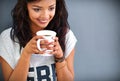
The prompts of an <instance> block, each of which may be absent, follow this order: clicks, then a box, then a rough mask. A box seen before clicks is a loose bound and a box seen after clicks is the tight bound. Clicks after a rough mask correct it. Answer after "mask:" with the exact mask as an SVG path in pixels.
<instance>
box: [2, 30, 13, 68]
mask: <svg viewBox="0 0 120 81" xmlns="http://www.w3.org/2000/svg"><path fill="white" fill-rule="evenodd" d="M8 33H9V32H7V33H5V32H3V33H2V34H1V35H0V56H1V57H2V58H3V59H4V60H5V61H6V62H7V63H8V64H9V65H10V66H11V67H12V68H13V67H14V66H15V65H14V64H15V63H14V62H15V61H14V55H12V54H13V50H12V48H13V47H12V45H11V43H10V42H11V40H10V39H9V38H10V36H9V35H10V34H8ZM8 36H9V37H8Z"/></svg>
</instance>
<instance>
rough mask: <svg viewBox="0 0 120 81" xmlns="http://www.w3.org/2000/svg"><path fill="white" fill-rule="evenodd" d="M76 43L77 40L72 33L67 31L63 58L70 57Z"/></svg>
mask: <svg viewBox="0 0 120 81" xmlns="http://www.w3.org/2000/svg"><path fill="white" fill-rule="evenodd" d="M76 42H77V39H76V37H75V35H74V33H73V32H72V30H68V32H67V34H66V40H65V44H66V51H65V57H67V56H69V55H70V53H71V51H72V50H73V49H74V48H75V45H76Z"/></svg>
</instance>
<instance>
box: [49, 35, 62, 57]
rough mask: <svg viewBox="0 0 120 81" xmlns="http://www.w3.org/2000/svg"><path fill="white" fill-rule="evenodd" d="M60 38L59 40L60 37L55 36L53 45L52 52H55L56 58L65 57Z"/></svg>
mask: <svg viewBox="0 0 120 81" xmlns="http://www.w3.org/2000/svg"><path fill="white" fill-rule="evenodd" d="M58 40H59V39H58V37H55V38H54V43H53V45H54V46H53V47H52V50H53V52H51V54H54V56H55V58H61V57H63V51H62V48H61V46H60V44H59V41H58Z"/></svg>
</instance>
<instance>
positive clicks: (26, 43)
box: [0, 0, 77, 81]
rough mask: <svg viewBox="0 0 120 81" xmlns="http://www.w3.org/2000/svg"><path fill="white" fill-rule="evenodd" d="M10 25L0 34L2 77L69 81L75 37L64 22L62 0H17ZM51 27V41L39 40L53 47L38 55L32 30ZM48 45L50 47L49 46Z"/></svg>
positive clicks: (22, 80) (23, 80)
mask: <svg viewBox="0 0 120 81" xmlns="http://www.w3.org/2000/svg"><path fill="white" fill-rule="evenodd" d="M12 17H13V26H12V28H9V29H6V30H5V31H3V32H2V34H1V36H0V43H1V44H0V56H1V64H2V71H3V76H4V80H5V81H73V80H74V68H73V63H74V47H75V44H76V41H77V40H76V38H75V36H74V34H73V33H72V31H71V30H70V28H69V25H68V21H67V18H68V13H67V10H66V7H65V2H64V0H18V2H17V4H16V6H15V7H14V9H13V11H12ZM39 30H53V31H55V32H56V33H57V36H56V37H55V38H54V40H55V42H48V41H47V40H43V41H41V43H40V44H41V47H46V48H47V49H51V50H53V52H51V54H53V56H42V55H41V54H45V51H40V50H38V48H37V46H36V41H37V40H38V39H41V38H43V37H42V36H37V35H36V34H35V33H36V32H37V31H39ZM51 46H52V47H51Z"/></svg>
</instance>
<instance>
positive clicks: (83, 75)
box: [0, 0, 120, 81]
mask: <svg viewBox="0 0 120 81" xmlns="http://www.w3.org/2000/svg"><path fill="white" fill-rule="evenodd" d="M16 1H17V0H2V1H1V2H0V11H1V12H0V33H1V32H2V31H3V30H4V29H6V28H8V27H9V26H11V22H12V19H11V12H10V11H11V9H12V8H13V6H14V5H15V3H16ZM65 1H66V3H67V9H68V12H69V18H68V20H69V24H70V26H71V29H72V31H73V32H74V34H75V36H76V37H77V40H78V42H77V44H76V47H75V48H76V52H75V59H74V70H75V81H120V1H119V0H65ZM0 81H3V77H2V70H0Z"/></svg>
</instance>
